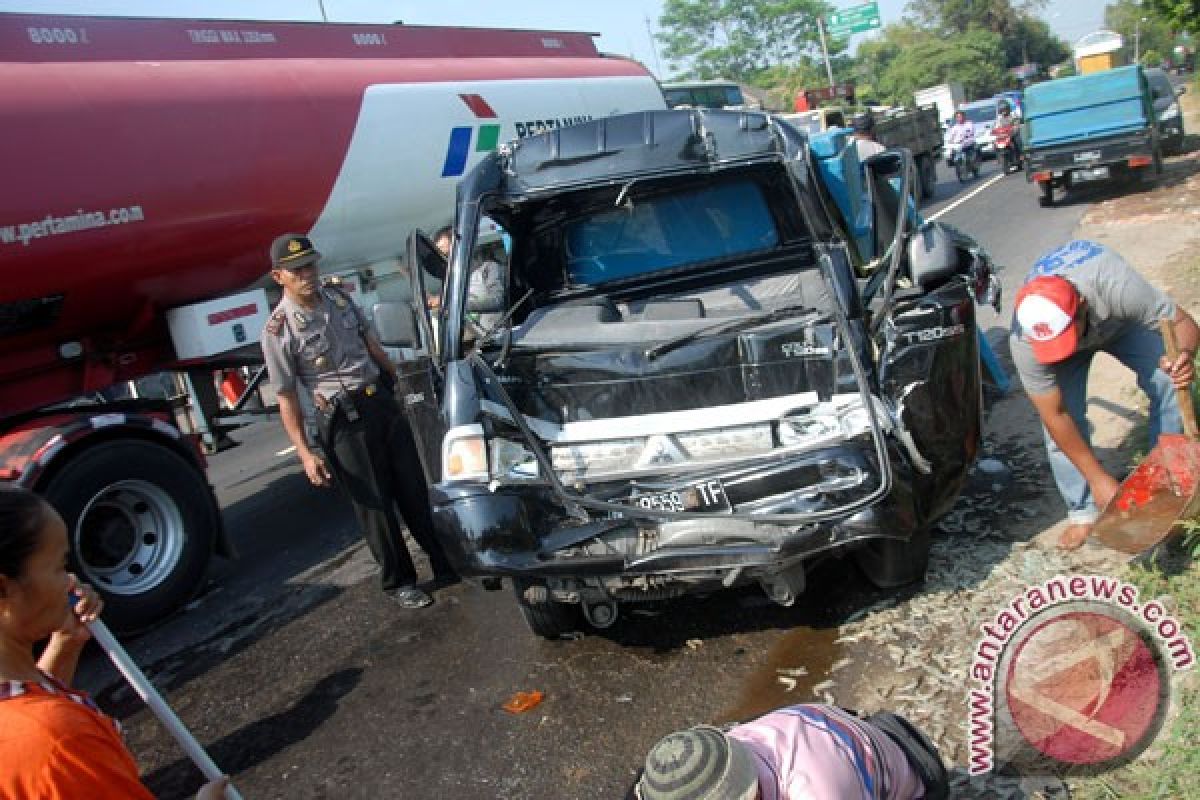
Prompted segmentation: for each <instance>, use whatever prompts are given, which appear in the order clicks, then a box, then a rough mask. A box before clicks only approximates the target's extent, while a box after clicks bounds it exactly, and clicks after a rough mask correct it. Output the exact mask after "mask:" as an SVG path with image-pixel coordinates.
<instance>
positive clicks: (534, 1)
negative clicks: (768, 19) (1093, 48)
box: [0, 0, 1106, 77]
mask: <svg viewBox="0 0 1200 800" xmlns="http://www.w3.org/2000/svg"><path fill="white" fill-rule="evenodd" d="M862 1H863V0H832V2H831V4H832V5H833V6H835V7H837V8H849V7H852V6H856V5H859V4H860V3H861V2H862ZM906 4H907V0H879V8H880V14H881V16H882V17H883V21H884V23H885V24H887V23H890V22H895V21H898V20H899V19H900V18H901V16H902V15H903V13H904V7H905V5H906ZM662 5H663V3H662V0H599V2H596V0H508V2H498V0H0V11H22V12H35V13H46V14H114V15H125V16H147V17H155V16H175V17H198V18H214V19H280V20H320V19H321V16H322V9H323V10H324V14H325V16H326V18H327V19H328V20H329V21H331V22H371V23H392V22H395V21H396V20H403V21H404V22H406V23H409V24H422V25H468V26H473V27H488V28H491V27H508V28H545V29H550V30H578V31H587V32H589V33H598V34H600V38H599V39H598V40H597V42H598V46H599V47H600V49H601V50H604V51H605V52H610V53H621V54H623V55H629V56H632V57H633V58H636V59H637V60H638V61H641V62H642V63H643V64H645V65H646V66H647V67H648V68H649V69H650V70H651V71H652V72H654V73H655V75H658V76H659V77H668V75H667V74H664V73H667V72H669V65H668V64H667V62H666V60H665V59H663V58H662V54H661V53H660V52H658V48H657V46H656V44H655V42H654V41H653V38H652V36H651V30H653V29H654V28H655V26H656V24H657V20H658V17H659V15H660V14H661V11H662ZM1105 5H1106V3H1105V2H1104V0H1048V2H1047V3H1046V5H1045V8H1043V9H1042V10H1041V11H1039V12H1038V13H1039V14H1040V16H1042V18H1044V19H1045V20H1046V21H1047V22H1048V23H1049V24H1050V27H1051V29H1053V30H1054V31H1055V33H1057V34H1058V35H1059V36H1061V37H1063V38H1064V39H1066V40H1067V41H1068V42H1073V41H1075V40H1076V39H1078V38H1079V37H1080V36H1083V35H1084V34H1085V33H1090V32H1091V31H1094V30H1096V29H1097V28H1100V27H1102V23H1103V21H1104V6H1105ZM164 7H165V8H164ZM871 35H872V34H860V35H858V36H856V37H854V40H852V41H851V46H854V45H855V44H857V41H859V40H861V39H862V38H863V37H865V36H871Z"/></svg>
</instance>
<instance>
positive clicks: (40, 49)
mask: <svg viewBox="0 0 1200 800" xmlns="http://www.w3.org/2000/svg"><path fill="white" fill-rule="evenodd" d="M47 32H48V33H47ZM0 53H3V54H4V55H3V57H2V60H0V83H2V84H3V85H4V86H5V92H4V94H3V96H2V97H0V126H3V129H4V130H5V147H4V148H2V149H0V174H4V175H5V178H6V181H7V183H8V185H9V186H10V187H11V188H12V189H13V190H12V191H8V192H5V193H3V194H0V276H2V277H3V280H0V484H7V485H14V486H21V487H27V488H29V489H32V490H34V491H37V492H39V493H41V494H42V495H43V496H45V497H46V498H47V499H48V500H49V501H50V502H51V503H52V504H53V505H54V506H55V507H56V508H57V509H58V511H59V512H60V513H61V514H62V515H63V517H64V520H65V521H66V523H67V527H68V531H69V539H70V544H71V562H72V563H71V566H72V568H73V569H74V570H75V571H76V572H78V573H79V574H80V577H81V578H82V579H83V580H87V581H89V582H91V583H93V584H94V585H95V586H96V587H97V588H98V589H99V590H100V591H101V593H102V594H103V595H104V597H105V600H106V603H107V610H106V613H105V617H106V620H107V621H108V623H109V624H110V626H111V627H113V628H114V629H115V630H117V631H119V632H129V631H135V630H139V629H142V628H146V627H148V626H149V625H151V624H153V623H154V622H155V621H157V620H159V619H162V618H163V617H165V616H166V615H168V614H170V613H171V612H172V611H173V610H175V609H177V608H179V607H180V606H181V605H183V604H184V603H185V602H186V601H187V600H188V599H189V598H190V597H191V596H192V595H193V594H194V593H195V591H196V590H197V587H198V586H199V585H200V583H201V581H202V579H203V577H204V574H205V571H206V567H207V565H208V563H209V561H210V559H211V557H212V555H213V554H220V555H232V553H233V548H232V545H231V542H230V540H229V537H228V536H227V535H226V532H225V531H224V529H223V527H222V522H221V515H220V512H219V507H218V502H217V499H216V497H215V495H214V492H213V490H212V487H211V486H210V485H209V482H208V479H207V477H206V475H205V466H206V461H205V457H206V453H209V452H213V451H214V450H216V449H217V448H219V447H220V444H221V441H220V438H221V435H222V432H223V430H224V429H225V428H226V426H228V425H231V424H236V422H237V421H239V420H243V421H244V420H245V419H247V418H254V417H253V416H249V417H248V416H247V412H246V410H245V409H244V408H242V406H243V403H244V401H245V400H246V398H248V397H250V396H252V395H253V394H254V389H255V385H254V384H255V382H254V381H253V380H252V381H251V385H250V386H248V387H246V388H244V389H241V390H240V391H239V392H238V394H239V395H240V397H235V398H229V397H227V398H226V399H227V401H232V402H231V404H232V405H233V406H234V411H233V412H232V413H229V414H219V413H218V411H219V399H218V396H217V392H216V389H215V387H214V385H213V383H212V380H211V375H212V370H214V369H220V368H225V367H246V366H247V365H256V364H257V363H259V354H258V344H257V342H258V337H259V335H260V332H261V329H262V323H263V322H264V321H265V319H266V314H267V312H268V311H269V306H268V304H267V296H266V294H265V293H264V291H263V288H262V287H263V283H264V280H265V278H264V273H265V272H266V270H267V265H268V259H267V245H268V243H269V242H270V241H271V240H272V239H273V238H275V237H276V236H278V235H279V234H281V233H283V232H286V231H299V232H304V233H307V234H308V235H309V236H311V237H312V239H313V240H314V241H315V242H316V244H317V247H318V248H319V249H320V250H321V252H322V253H323V254H324V261H323V271H324V270H328V271H331V272H335V273H339V274H344V275H348V276H350V278H351V279H350V281H349V284H350V285H349V286H348V287H347V288H348V291H350V293H351V295H352V296H353V297H354V299H355V301H356V302H357V303H358V304H359V305H360V306H362V307H363V308H364V309H366V310H367V311H368V313H370V310H371V308H372V306H373V304H374V303H375V302H377V301H382V302H394V301H397V300H406V299H408V298H410V297H411V294H412V287H411V286H410V285H409V282H408V278H407V277H406V273H405V272H404V269H403V262H404V249H405V240H406V238H407V236H408V234H409V232H410V231H412V230H415V229H417V228H425V229H429V230H433V229H436V228H437V227H439V226H440V225H442V224H445V223H447V222H449V221H450V220H451V218H452V216H453V213H454V191H455V186H456V185H457V183H458V180H459V178H461V176H462V175H463V174H465V172H466V171H467V170H468V169H469V168H470V167H472V166H473V165H474V164H475V163H478V162H479V161H480V160H481V159H482V158H484V157H485V155H486V154H487V153H489V152H491V151H492V150H494V149H495V148H496V147H497V145H498V144H500V143H502V142H505V141H508V140H510V139H517V138H520V137H525V136H532V135H535V134H536V133H538V132H540V131H542V130H545V129H547V128H557V127H562V126H565V125H569V124H573V123H575V122H578V121H582V120H588V119H593V118H596V117H601V116H607V115H610V114H614V113H619V112H626V111H634V110H641V109H647V108H663V107H665V104H664V102H663V99H662V94H661V91H660V90H659V89H658V86H657V84H656V83H655V81H654V79H653V77H652V76H651V75H650V74H649V73H648V72H647V71H646V70H645V68H643V67H642V66H641V65H640V64H637V63H636V62H633V61H630V60H628V59H623V58H618V57H609V56H606V55H604V54H602V53H600V52H598V51H597V49H596V46H595V43H594V41H593V37H592V35H591V34H588V33H578V32H564V31H528V30H505V29H472V28H455V27H433V26H429V27H426V26H408V25H400V24H397V25H357V24H320V23H298V22H297V23H282V22H270V21H259V20H254V21H232V20H221V21H216V20H187V19H170V20H167V19H132V18H116V17H92V16H48V15H38V14H8V13H0ZM189 325H190V326H191V327H192V329H193V330H200V331H201V333H203V336H201V337H200V341H199V343H198V344H197V342H196V341H191V340H189V339H188V337H187V336H184V335H183V334H181V333H180V331H181V330H182V331H186V330H187V329H188V326H189ZM213 337H216V338H213ZM424 345H425V343H422V346H424ZM158 373H162V374H166V375H171V376H174V377H173V379H172V382H171V385H170V386H169V387H168V389H169V391H165V392H161V393H160V394H162V395H163V396H162V397H156V398H147V397H140V398H139V397H133V398H125V399H119V398H118V397H116V396H115V395H117V394H119V392H117V391H114V389H113V387H121V386H124V385H126V384H127V383H128V382H130V381H138V380H139V379H142V380H143V381H144V380H145V379H146V378H147V376H151V375H155V374H158Z"/></svg>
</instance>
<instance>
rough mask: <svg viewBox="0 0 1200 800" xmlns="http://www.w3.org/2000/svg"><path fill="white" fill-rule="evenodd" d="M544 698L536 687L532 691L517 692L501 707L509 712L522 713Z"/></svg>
mask: <svg viewBox="0 0 1200 800" xmlns="http://www.w3.org/2000/svg"><path fill="white" fill-rule="evenodd" d="M544 698H545V695H544V694H543V693H542V692H541V691H539V690H537V689H534V690H533V691H532V692H517V693H516V694H514V695H513V696H512V697H510V698H509V699H508V701H507V702H505V703H504V705H502V706H501V708H503V709H504V710H505V711H507V712H508V713H510V714H524V713H525V712H526V711H528V710H529V709H531V708H534V707H536V706H537V705H538V704H539V703H541V702H542V700H543V699H544Z"/></svg>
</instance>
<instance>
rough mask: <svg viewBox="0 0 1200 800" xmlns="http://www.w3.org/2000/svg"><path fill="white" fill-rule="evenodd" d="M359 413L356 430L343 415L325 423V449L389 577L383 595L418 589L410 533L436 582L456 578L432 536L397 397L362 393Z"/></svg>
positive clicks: (413, 445)
mask: <svg viewBox="0 0 1200 800" xmlns="http://www.w3.org/2000/svg"><path fill="white" fill-rule="evenodd" d="M354 408H355V409H356V410H357V412H358V419H357V420H355V421H353V422H352V421H350V420H349V419H348V418H347V415H346V412H345V410H344V409H342V408H339V409H338V410H337V411H336V412H334V413H333V415H332V416H331V417H330V418H329V419H327V420H322V424H321V425H320V433H321V439H322V441H321V444H322V446H323V447H324V449H325V453H326V456H327V459H328V461H329V465H330V467H331V468H332V470H333V474H334V478H335V480H336V481H337V484H338V486H339V487H340V488H341V490H342V491H343V492H345V493H346V495H347V496H348V497H349V498H350V502H351V504H352V505H353V506H354V514H355V516H356V517H357V518H358V524H359V526H360V527H361V528H362V530H363V536H364V538H365V539H366V540H367V546H368V547H370V548H371V554H372V555H374V556H375V560H376V561H377V562H378V563H379V566H380V567H381V568H382V570H383V574H382V576H381V582H382V584H383V590H384V591H385V592H386V591H390V590H392V589H404V588H408V587H410V586H414V585H415V584H416V582H417V570H416V567H415V566H414V565H413V561H412V556H410V555H409V553H408V548H407V547H406V546H405V544H404V527H405V526H407V527H408V530H409V531H410V532H411V533H412V535H413V538H414V539H416V540H417V544H419V545H421V549H423V550H424V551H425V553H426V554H427V555H428V556H429V563H430V565H431V566H432V567H433V574H434V577H435V578H438V577H444V576H450V575H453V574H454V567H453V566H451V565H450V562H449V560H447V558H446V553H445V551H443V550H442V546H441V544H439V543H438V540H437V537H436V535H435V534H434V532H433V519H432V516H431V514H430V509H429V495H428V490H427V488H426V486H425V475H424V473H423V472H422V470H421V461H420V458H419V457H418V455H417V448H416V443H415V442H414V441H413V436H412V431H410V430H409V428H408V421H407V420H406V419H405V418H404V415H403V414H402V413H401V411H400V408H399V406H398V405H397V404H396V400H395V397H394V396H393V395H392V394H391V393H390V392H387V391H384V390H382V389H381V390H379V391H376V392H375V393H374V394H373V395H371V396H366V395H365V394H362V393H356V395H355V397H354ZM397 512H399V513H397ZM401 516H403V521H401Z"/></svg>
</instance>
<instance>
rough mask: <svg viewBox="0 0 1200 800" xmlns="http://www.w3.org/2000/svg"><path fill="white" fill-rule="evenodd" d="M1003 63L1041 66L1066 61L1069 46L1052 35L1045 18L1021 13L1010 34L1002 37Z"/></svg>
mask: <svg viewBox="0 0 1200 800" xmlns="http://www.w3.org/2000/svg"><path fill="white" fill-rule="evenodd" d="M1004 54H1005V58H1004V64H1005V66H1007V67H1016V66H1019V65H1021V64H1041V65H1042V66H1043V67H1045V66H1049V65H1050V64H1057V63H1059V62H1060V61H1066V60H1067V59H1068V58H1070V56H1071V48H1069V47H1067V44H1066V42H1064V41H1063V40H1062V39H1060V38H1058V37H1057V36H1055V35H1054V33H1053V32H1052V31H1051V30H1050V26H1049V25H1047V24H1046V22H1045V20H1042V19H1040V18H1038V17H1034V16H1031V15H1028V14H1023V15H1022V16H1021V17H1020V18H1019V19H1018V20H1017V27H1016V29H1015V30H1014V32H1013V34H1012V35H1011V36H1006V37H1005V38H1004Z"/></svg>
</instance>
